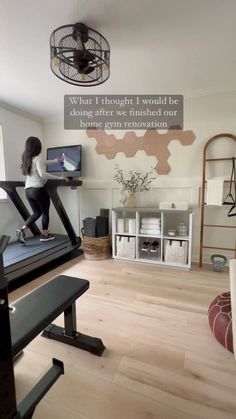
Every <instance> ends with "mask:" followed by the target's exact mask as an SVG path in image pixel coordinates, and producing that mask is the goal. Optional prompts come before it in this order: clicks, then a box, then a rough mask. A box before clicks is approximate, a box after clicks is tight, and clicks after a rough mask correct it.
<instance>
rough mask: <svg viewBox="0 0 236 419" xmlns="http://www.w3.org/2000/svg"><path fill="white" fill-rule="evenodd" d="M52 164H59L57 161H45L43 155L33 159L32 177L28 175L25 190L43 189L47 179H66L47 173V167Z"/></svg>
mask: <svg viewBox="0 0 236 419" xmlns="http://www.w3.org/2000/svg"><path fill="white" fill-rule="evenodd" d="M50 163H57V160H48V161H43V160H42V156H41V154H39V155H38V156H36V157H33V159H32V165H31V175H27V177H26V182H25V189H27V188H42V187H43V186H44V185H45V183H46V182H47V179H64V177H63V176H54V175H51V174H50V173H47V172H46V170H45V166H46V165H47V164H50Z"/></svg>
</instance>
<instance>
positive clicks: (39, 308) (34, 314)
mask: <svg viewBox="0 0 236 419" xmlns="http://www.w3.org/2000/svg"><path fill="white" fill-rule="evenodd" d="M8 241H9V237H8V236H1V237H0V324H1V327H0V419H30V418H32V416H33V413H34V410H35V408H36V406H37V404H38V403H39V401H40V400H41V399H42V397H43V396H44V395H45V394H46V393H47V391H48V390H49V389H50V388H51V386H52V385H53V384H54V383H55V381H56V380H57V379H58V378H59V377H60V376H61V374H64V366H63V362H61V361H59V360H57V359H53V366H52V367H51V368H50V369H49V370H48V371H47V372H46V373H45V374H44V376H43V377H42V378H41V379H40V381H39V382H38V383H37V384H36V385H35V386H34V387H33V389H32V390H31V391H30V392H29V393H28V395H27V396H26V397H25V398H24V399H23V400H22V401H21V403H20V404H19V405H18V406H17V404H16V394H15V378H14V368H13V360H14V359H16V357H17V355H19V353H21V352H22V351H23V349H24V348H25V347H26V346H27V345H28V344H29V343H30V342H31V341H32V340H33V339H34V338H35V337H36V336H37V335H38V334H39V333H40V332H42V331H43V333H42V336H44V337H47V338H49V339H56V340H58V341H60V342H63V343H66V344H69V345H72V346H76V347H78V348H81V349H84V350H86V351H89V352H91V353H93V354H95V355H98V356H101V355H102V353H103V351H104V349H105V347H104V345H103V343H102V341H101V339H99V338H96V337H91V336H87V335H84V334H82V333H79V332H77V330H76V306H75V304H76V303H75V302H76V299H77V298H79V297H80V296H81V295H82V294H83V293H84V292H85V291H87V289H88V288H89V282H88V281H87V280H84V279H80V278H74V277H70V276H66V275H60V276H58V277H56V278H54V279H53V280H51V281H49V282H48V283H46V284H44V285H43V286H42V287H40V288H38V289H36V290H35V291H33V292H32V293H30V294H28V295H26V296H25V297H23V298H22V299H20V300H18V301H16V302H15V303H13V304H12V305H11V306H9V304H8V282H7V279H6V278H5V277H4V275H3V258H2V254H3V251H4V250H5V248H6V245H7V243H8ZM62 312H64V323H65V324H64V326H65V327H64V328H62V327H59V326H56V325H53V324H51V322H52V321H53V320H55V319H56V318H57V317H58V316H59V315H60V314H61V313H62Z"/></svg>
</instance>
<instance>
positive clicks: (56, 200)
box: [0, 179, 82, 281]
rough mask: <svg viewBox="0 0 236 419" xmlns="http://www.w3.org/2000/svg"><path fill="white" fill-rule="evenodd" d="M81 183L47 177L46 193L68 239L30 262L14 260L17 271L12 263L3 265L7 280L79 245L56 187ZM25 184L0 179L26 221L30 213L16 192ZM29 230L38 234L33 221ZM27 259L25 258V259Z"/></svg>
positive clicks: (73, 186)
mask: <svg viewBox="0 0 236 419" xmlns="http://www.w3.org/2000/svg"><path fill="white" fill-rule="evenodd" d="M81 185H82V181H81V180H71V181H69V182H65V181H64V180H60V179H58V180H57V179H55V180H54V179H48V180H47V182H46V187H47V190H48V194H49V196H50V199H51V201H52V203H53V205H54V207H55V209H56V212H57V214H58V216H59V218H60V220H61V222H62V224H63V226H64V228H65V230H66V232H67V235H68V237H69V240H70V243H71V244H70V243H69V241H68V242H67V243H65V244H62V245H59V246H57V248H56V247H55V251H54V250H53V249H50V250H48V251H47V250H46V251H45V252H44V253H43V254H42V258H41V257H40V258H37V257H35V256H32V262H30V260H31V257H30V258H29V259H28V261H27V263H25V264H24V263H23V266H22V262H16V263H15V264H14V265H15V266H17V265H18V264H19V269H17V271H18V272H17V271H16V270H15V269H13V267H14V265H11V266H10V267H9V269H8V268H7V267H5V273H6V276H9V280H10V281H11V280H15V279H17V278H18V277H21V276H22V275H24V274H26V273H29V272H31V271H33V270H35V269H37V268H39V267H41V266H42V265H46V264H47V263H49V262H52V261H53V260H55V259H57V258H59V257H61V256H63V255H65V254H67V253H69V252H71V251H73V250H75V249H77V248H78V247H80V245H81V238H80V237H78V236H77V235H76V233H75V230H74V228H73V226H72V224H71V222H70V219H69V217H68V215H67V212H66V210H65V208H64V205H63V203H62V201H61V199H60V197H59V195H58V191H57V188H58V187H71V188H73V189H76V188H77V187H78V186H81ZM24 186H25V183H24V182H23V181H0V188H2V189H3V190H4V191H5V192H6V193H7V194H8V196H9V198H10V199H11V201H12V202H13V204H14V205H15V207H16V209H17V210H18V212H19V213H20V215H21V216H22V218H23V220H24V221H26V220H27V218H28V217H29V216H30V213H29V211H28V209H27V208H26V206H25V204H24V202H23V201H22V199H21V197H20V196H19V194H18V192H17V188H22V187H24ZM30 230H31V232H32V234H33V236H37V235H39V234H40V230H39V228H38V227H37V225H36V224H35V223H34V224H32V226H31V227H30ZM25 260H27V258H26V259H25Z"/></svg>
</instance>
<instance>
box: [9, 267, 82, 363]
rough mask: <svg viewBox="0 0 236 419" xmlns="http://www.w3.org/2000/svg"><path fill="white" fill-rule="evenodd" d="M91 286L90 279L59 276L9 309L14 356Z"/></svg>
mask: <svg viewBox="0 0 236 419" xmlns="http://www.w3.org/2000/svg"><path fill="white" fill-rule="evenodd" d="M88 288H89V281H87V280H85V279H80V278H74V277H72V276H66V275H60V276H58V277H57V278H55V279H53V280H51V281H49V282H47V283H46V284H44V285H43V286H42V287H40V288H38V289H36V290H35V291H33V292H32V293H30V294H29V295H27V296H25V297H23V298H22V299H20V300H18V301H17V302H15V303H13V306H14V307H15V311H14V312H10V323H11V338H12V351H13V356H14V355H16V354H18V353H19V352H20V351H22V350H23V349H24V348H25V346H27V345H28V344H29V343H30V342H31V341H32V340H33V339H34V338H35V337H36V336H37V335H38V334H39V333H40V332H41V331H42V330H43V329H44V328H45V327H46V326H47V325H49V324H50V323H51V322H52V321H53V320H54V319H56V318H57V317H58V316H59V315H60V314H61V313H62V312H63V311H65V310H66V309H67V308H68V307H69V306H71V305H72V303H73V302H74V301H75V300H76V299H77V298H78V297H80V296H81V295H82V294H83V293H84V292H85V291H87V289H88Z"/></svg>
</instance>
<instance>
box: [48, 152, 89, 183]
mask: <svg viewBox="0 0 236 419" xmlns="http://www.w3.org/2000/svg"><path fill="white" fill-rule="evenodd" d="M55 159H57V162H55V163H50V164H48V165H47V173H51V174H52V175H56V176H66V177H68V178H75V177H80V176H81V160H82V146H81V145H67V146H63V147H49V148H48V149H47V160H49V161H50V160H51V161H52V160H55Z"/></svg>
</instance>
